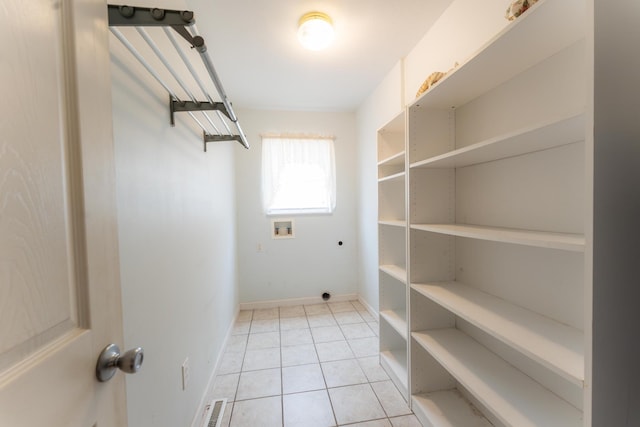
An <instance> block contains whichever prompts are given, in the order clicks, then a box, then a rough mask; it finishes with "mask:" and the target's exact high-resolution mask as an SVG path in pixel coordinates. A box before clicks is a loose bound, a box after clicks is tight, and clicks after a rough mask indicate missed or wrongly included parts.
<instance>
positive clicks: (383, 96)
mask: <svg viewBox="0 0 640 427" xmlns="http://www.w3.org/2000/svg"><path fill="white" fill-rule="evenodd" d="M401 94H402V64H401V63H398V64H397V65H396V66H395V67H393V69H392V70H391V71H390V72H389V74H387V76H386V78H385V79H384V80H383V81H382V82H381V83H380V84H379V85H378V87H377V88H376V90H375V91H374V92H373V93H372V94H371V95H369V97H368V98H367V99H366V100H365V102H364V103H363V104H362V105H361V106H360V108H359V109H358V112H357V125H358V254H359V257H358V278H359V281H358V294H359V296H360V298H361V299H362V300H364V301H365V302H366V303H367V304H368V305H369V307H371V308H372V309H373V310H375V311H378V308H379V307H378V304H379V301H378V167H377V163H378V152H377V130H378V128H380V127H381V126H382V125H383V124H384V123H386V122H388V121H389V120H391V119H392V118H393V117H395V116H396V115H397V114H398V113H400V112H401V111H402V108H403V104H404V103H403V101H402V96H401Z"/></svg>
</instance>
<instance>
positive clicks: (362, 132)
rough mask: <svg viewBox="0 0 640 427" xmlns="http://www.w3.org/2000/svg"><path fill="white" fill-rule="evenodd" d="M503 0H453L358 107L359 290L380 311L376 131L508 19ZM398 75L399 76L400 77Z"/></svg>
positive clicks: (494, 32) (488, 37) (496, 31)
mask: <svg viewBox="0 0 640 427" xmlns="http://www.w3.org/2000/svg"><path fill="white" fill-rule="evenodd" d="M507 3H508V2H505V1H504V0H486V1H482V2H479V1H477V0H454V1H453V2H452V3H451V5H450V6H449V7H448V8H447V9H446V10H445V11H444V13H443V14H442V16H441V17H440V18H439V19H438V20H437V21H436V22H435V23H434V24H433V26H432V27H431V28H428V29H425V30H426V33H425V35H424V37H423V38H422V39H421V40H420V41H419V42H418V44H416V46H415V47H414V48H413V49H412V50H411V52H410V53H409V54H408V55H407V57H406V58H404V59H403V61H402V66H401V65H400V64H399V65H398V66H396V67H395V68H394V69H392V70H391V71H390V73H389V74H388V75H387V77H386V78H385V79H384V80H383V81H382V82H381V83H380V84H379V85H378V87H377V88H376V89H375V90H374V91H373V92H372V94H371V95H370V96H369V97H368V98H367V99H366V101H365V102H364V103H363V104H362V105H361V106H360V108H359V109H358V111H357V118H358V159H359V173H358V194H359V199H358V214H359V221H360V223H359V226H358V229H359V234H358V248H359V251H360V252H359V253H360V256H359V260H358V271H359V288H358V293H359V294H360V296H361V297H362V299H363V300H364V301H365V302H366V303H367V304H369V305H370V306H371V307H372V308H374V309H376V310H377V309H378V267H377V265H378V253H377V230H378V228H377V213H376V212H377V209H378V201H377V195H376V194H377V182H376V177H377V175H376V163H377V148H376V131H377V129H378V128H380V127H381V126H382V125H384V124H385V123H386V122H388V121H389V120H390V119H391V118H392V117H393V116H394V115H396V114H398V113H399V112H400V111H402V108H403V106H404V105H405V104H409V103H411V102H412V101H413V100H414V99H415V94H416V92H417V91H418V89H419V88H420V86H421V85H422V82H423V81H424V80H425V79H426V78H427V76H429V74H431V73H432V72H434V71H446V70H449V69H450V68H451V67H452V66H453V64H454V63H455V62H459V63H460V64H462V63H464V62H465V61H466V60H467V59H468V58H469V57H470V56H472V55H473V54H474V53H475V52H477V51H478V50H480V49H481V48H482V46H483V45H485V44H486V43H488V42H489V40H490V39H491V38H493V37H494V36H495V35H496V34H497V33H498V32H499V31H500V30H502V29H503V28H504V27H505V26H506V25H507V24H508V23H509V21H507V20H506V19H505V18H504V13H505V10H506V7H507ZM399 74H400V75H399Z"/></svg>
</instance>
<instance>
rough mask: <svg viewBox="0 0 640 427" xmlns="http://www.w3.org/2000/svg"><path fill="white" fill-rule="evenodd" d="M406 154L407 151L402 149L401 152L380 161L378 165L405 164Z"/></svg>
mask: <svg viewBox="0 0 640 427" xmlns="http://www.w3.org/2000/svg"><path fill="white" fill-rule="evenodd" d="M404 154H405V151H404V150H403V151H401V152H399V153H396V154H393V155H391V156H389V157H387V158H385V159H382V160H380V161H379V162H378V166H400V165H404Z"/></svg>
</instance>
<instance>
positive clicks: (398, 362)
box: [380, 350, 409, 399]
mask: <svg viewBox="0 0 640 427" xmlns="http://www.w3.org/2000/svg"><path fill="white" fill-rule="evenodd" d="M380 365H382V367H383V368H384V370H385V372H386V373H387V374H388V375H389V377H390V378H391V380H392V381H393V383H394V384H395V385H396V387H398V390H400V393H402V395H403V396H404V397H405V399H408V397H409V394H408V388H407V381H408V375H407V352H406V350H386V351H381V352H380Z"/></svg>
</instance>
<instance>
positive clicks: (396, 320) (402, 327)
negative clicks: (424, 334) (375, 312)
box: [380, 310, 407, 341]
mask: <svg viewBox="0 0 640 427" xmlns="http://www.w3.org/2000/svg"><path fill="white" fill-rule="evenodd" d="M380 318H381V319H384V321H385V322H387V323H388V324H389V326H391V327H392V328H393V329H394V330H395V331H396V332H397V333H398V334H399V335H400V336H401V337H402V338H403V339H404V340H405V341H406V340H407V313H406V312H404V311H400V310H382V311H380Z"/></svg>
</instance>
